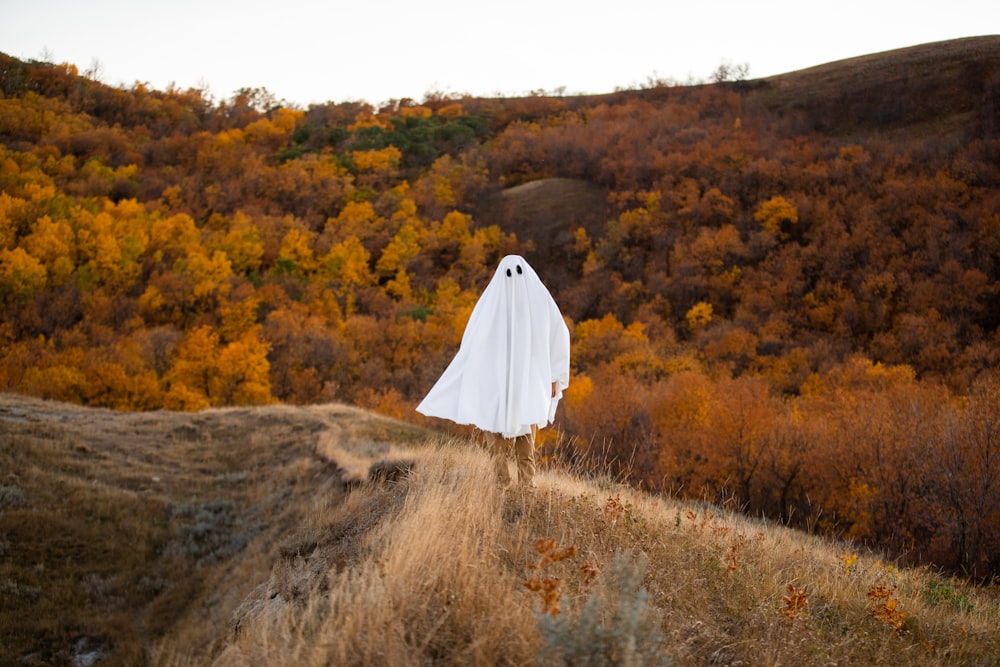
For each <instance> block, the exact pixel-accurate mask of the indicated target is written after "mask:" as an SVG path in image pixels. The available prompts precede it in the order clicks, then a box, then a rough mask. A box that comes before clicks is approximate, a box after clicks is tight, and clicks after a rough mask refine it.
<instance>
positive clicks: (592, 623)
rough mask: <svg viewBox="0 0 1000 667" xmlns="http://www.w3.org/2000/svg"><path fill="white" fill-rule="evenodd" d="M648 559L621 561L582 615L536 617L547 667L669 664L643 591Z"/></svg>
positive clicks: (613, 568)
mask: <svg viewBox="0 0 1000 667" xmlns="http://www.w3.org/2000/svg"><path fill="white" fill-rule="evenodd" d="M645 569H646V564H645V560H643V561H641V562H640V563H635V562H632V561H630V560H629V559H628V558H626V557H623V556H618V557H616V558H615V560H614V562H613V563H612V564H611V565H610V566H609V567H608V569H607V571H606V573H605V575H604V578H603V579H602V580H601V583H600V584H599V585H598V586H597V587H596V588H595V589H594V590H593V592H592V593H591V594H590V595H589V596H588V598H587V601H586V602H585V603H584V605H583V607H582V608H581V609H580V611H579V613H577V614H573V613H561V614H557V615H556V614H549V613H545V612H544V611H541V612H538V613H537V615H536V617H537V621H538V628H539V631H540V634H541V637H542V647H541V649H540V656H539V657H540V661H541V662H542V664H547V665H559V664H563V665H574V666H576V667H589V666H594V667H596V666H598V665H629V666H638V665H669V664H670V660H669V659H668V657H667V656H666V654H664V652H663V647H662V639H663V638H662V636H661V634H660V631H659V622H658V619H657V616H656V613H655V610H654V609H652V608H651V607H650V606H649V605H648V604H647V603H648V598H649V595H648V593H647V592H646V591H645V590H644V589H643V588H642V578H643V575H644V573H645Z"/></svg>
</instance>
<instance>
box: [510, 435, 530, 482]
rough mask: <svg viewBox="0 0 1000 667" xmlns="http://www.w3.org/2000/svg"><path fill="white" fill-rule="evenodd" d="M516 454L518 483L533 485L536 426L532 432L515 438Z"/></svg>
mask: <svg viewBox="0 0 1000 667" xmlns="http://www.w3.org/2000/svg"><path fill="white" fill-rule="evenodd" d="M514 455H515V456H516V457H517V483H518V485H520V486H533V485H534V478H535V427H534V426H532V427H531V432H530V433H528V434H527V435H522V436H519V437H517V438H514Z"/></svg>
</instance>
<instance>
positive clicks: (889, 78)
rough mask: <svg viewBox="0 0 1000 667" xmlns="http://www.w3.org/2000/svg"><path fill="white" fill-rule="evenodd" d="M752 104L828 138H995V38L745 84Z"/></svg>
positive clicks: (998, 48)
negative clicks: (796, 115) (797, 117)
mask: <svg viewBox="0 0 1000 667" xmlns="http://www.w3.org/2000/svg"><path fill="white" fill-rule="evenodd" d="M748 85H750V86H751V87H752V88H753V89H754V92H753V93H752V95H751V99H753V100H754V103H759V104H762V105H763V106H764V107H766V108H769V109H772V110H775V111H779V112H783V113H792V112H802V115H803V117H804V118H808V119H809V122H810V123H812V125H813V127H812V129H815V130H818V131H820V132H827V133H830V134H860V135H871V134H876V133H888V134H890V135H893V136H895V137H896V138H922V139H927V138H932V137H937V138H942V137H951V138H956V139H963V138H968V137H969V136H984V135H985V136H986V137H995V136H996V132H997V129H998V128H997V108H998V107H997V104H998V101H1000V35H986V36H982V37H968V38H964V39H955V40H949V41H945V42H934V43H930V44H920V45H917V46H912V47H907V48H902V49H895V50H892V51H886V52H882V53H873V54H868V55H864V56H859V57H856V58H848V59H846V60H840V61H836V62H832V63H826V64H823V65H818V66H816V67H810V68H807V69H803V70H798V71H795V72H789V73H788V74H783V75H779V76H775V77H769V78H767V79H762V80H757V81H753V82H749V84H748Z"/></svg>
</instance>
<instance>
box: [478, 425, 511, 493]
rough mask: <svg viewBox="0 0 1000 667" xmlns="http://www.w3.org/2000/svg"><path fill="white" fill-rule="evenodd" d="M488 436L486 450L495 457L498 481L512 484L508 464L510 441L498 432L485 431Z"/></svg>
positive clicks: (485, 435)
mask: <svg viewBox="0 0 1000 667" xmlns="http://www.w3.org/2000/svg"><path fill="white" fill-rule="evenodd" d="M483 436H484V437H485V438H486V450H487V451H488V452H489V453H490V455H491V456H492V457H493V467H494V470H496V474H497V481H498V482H500V485H501V486H507V485H508V484H510V468H509V467H508V466H507V457H509V456H510V442H509V441H508V440H507V439H506V438H504V437H502V436H500V435H499V434H497V433H490V432H489V431H483Z"/></svg>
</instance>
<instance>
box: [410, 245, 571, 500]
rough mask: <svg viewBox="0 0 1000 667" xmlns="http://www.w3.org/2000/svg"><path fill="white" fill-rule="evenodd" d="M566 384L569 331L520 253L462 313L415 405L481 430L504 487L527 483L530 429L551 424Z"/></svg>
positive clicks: (530, 460) (530, 470) (532, 449)
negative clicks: (453, 345)
mask: <svg viewBox="0 0 1000 667" xmlns="http://www.w3.org/2000/svg"><path fill="white" fill-rule="evenodd" d="M568 386H569V329H568V328H567V326H566V322H565V321H564V320H563V317H562V314H561V313H560V312H559V307H558V306H557V305H556V302H555V300H554V299H553V298H552V295H551V294H549V291H548V289H546V287H545V285H543V284H542V281H541V280H540V279H539V278H538V274H536V273H535V271H534V269H532V268H531V266H529V265H528V263H527V262H526V261H525V260H524V258H523V257H520V256H518V255H507V256H506V257H504V258H503V259H501V260H500V264H499V266H498V267H497V270H496V273H494V274H493V278H492V279H490V282H489V284H488V285H487V286H486V289H485V290H483V293H482V295H481V296H480V297H479V301H477V302H476V305H475V307H474V308H473V310H472V315H471V316H470V317H469V322H468V324H467V325H466V327H465V333H464V334H463V335H462V343H461V345H460V346H459V348H458V352H457V353H456V354H455V358H454V359H452V361H451V363H450V364H449V365H448V367H447V368H446V369H445V371H444V373H442V374H441V377H440V378H439V379H438V381H437V383H435V384H434V386H433V387H432V388H431V390H430V391H429V392H428V393H427V396H425V397H424V400H423V401H421V403H420V405H418V406H417V411H418V412H420V413H421V414H424V415H427V416H431V417H441V418H444V419H449V420H451V421H453V422H455V423H456V424H471V425H474V426H476V427H478V428H479V429H480V430H481V431H482V432H483V433H484V434H485V436H486V444H487V446H488V448H489V449H490V451H491V452H492V453H493V455H494V457H495V459H496V471H497V476H498V477H499V481H500V483H501V484H502V485H503V486H507V485H508V484H510V482H511V478H510V471H509V469H508V466H507V459H508V457H509V456H510V453H511V451H512V450H513V452H514V454H515V458H516V461H517V473H518V480H517V481H518V484H519V485H521V486H531V485H532V478H533V476H534V474H535V434H536V432H537V430H538V429H539V428H544V427H545V426H547V425H549V424H551V423H552V421H553V419H554V418H555V414H556V407H557V406H558V405H559V400H560V399H561V398H562V395H563V391H565V390H566V387H568Z"/></svg>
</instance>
